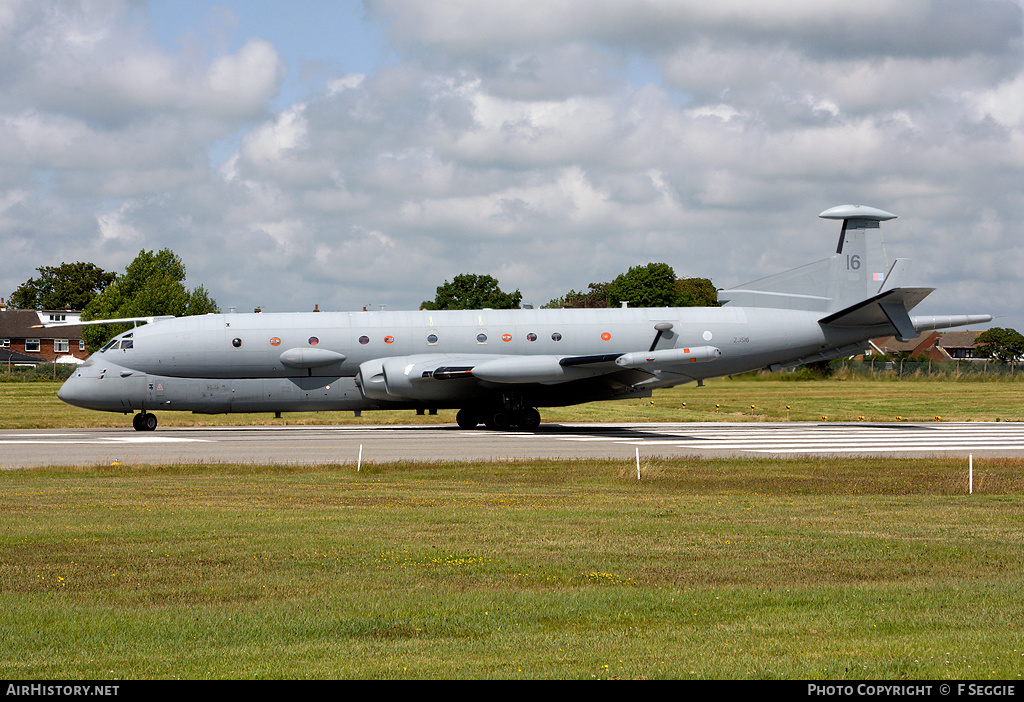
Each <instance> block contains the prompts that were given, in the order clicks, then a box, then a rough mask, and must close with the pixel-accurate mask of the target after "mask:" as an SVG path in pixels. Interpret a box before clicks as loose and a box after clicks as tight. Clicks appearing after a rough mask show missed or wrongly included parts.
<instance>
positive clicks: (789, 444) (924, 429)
mask: <svg viewBox="0 0 1024 702" xmlns="http://www.w3.org/2000/svg"><path fill="white" fill-rule="evenodd" d="M631 432H632V433H635V434H639V435H641V436H633V437H628V436H623V435H622V432H615V433H612V434H610V435H608V436H594V435H592V434H591V435H586V436H563V437H561V440H563V441H572V442H612V443H618V444H627V445H630V446H639V447H645V446H646V447H651V448H653V447H658V446H663V447H671V448H675V449H688V448H690V449H693V450H695V451H748V452H751V453H763V454H786V453H792V454H830V453H886V452H914V453H922V452H930V453H935V452H949V451H960V452H967V451H979V452H980V451H1022V450H1024V425H1022V426H1018V425H1014V424H1007V425H1004V426H994V425H992V424H987V425H977V424H969V423H968V424H891V425H878V424H871V425H857V424H852V425H851V424H838V423H837V424H812V425H802V424H797V425H792V424H788V425H787V424H771V425H768V426H766V425H764V424H727V425H706V424H701V425H688V426H685V427H679V426H662V427H656V428H655V427H648V426H644V425H635V426H633V427H631ZM645 433H649V434H650V438H647V437H645V436H642V435H643V434H645ZM670 435H678V436H677V438H670Z"/></svg>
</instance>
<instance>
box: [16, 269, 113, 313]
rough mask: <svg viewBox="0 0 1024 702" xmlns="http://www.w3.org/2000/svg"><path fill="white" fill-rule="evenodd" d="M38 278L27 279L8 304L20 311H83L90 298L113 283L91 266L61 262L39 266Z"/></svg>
mask: <svg viewBox="0 0 1024 702" xmlns="http://www.w3.org/2000/svg"><path fill="white" fill-rule="evenodd" d="M36 270H37V271H39V277H38V278H29V279H28V280H26V281H25V282H24V283H22V284H21V285H19V286H18V289H17V290H15V291H14V292H13V293H11V297H10V303H11V305H12V306H13V307H17V308H20V309H23V310H63V309H72V310H84V309H85V307H86V306H87V305H88V304H89V303H90V302H92V300H93V298H95V297H96V295H98V294H99V293H101V292H102V291H103V290H104V289H105V288H106V287H107V286H108V285H110V284H111V283H112V282H114V279H115V278H116V277H117V274H116V273H109V272H107V271H105V270H103V269H102V268H100V267H99V266H97V265H96V264H94V263H84V262H81V261H79V262H77V263H61V264H60V265H59V266H40V267H39V268H36Z"/></svg>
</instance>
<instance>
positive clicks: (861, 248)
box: [818, 205, 907, 312]
mask: <svg viewBox="0 0 1024 702" xmlns="http://www.w3.org/2000/svg"><path fill="white" fill-rule="evenodd" d="M818 216H819V217H821V218H822V219H841V220H842V221H843V228H842V230H841V231H840V233H839V245H838V246H837V247H836V257H834V262H835V263H836V264H838V265H837V266H836V267H837V268H838V270H837V271H835V275H833V276H832V277H831V280H830V282H831V285H832V289H831V290H830V291H829V295H828V296H829V297H830V298H831V300H832V303H831V305H830V306H829V308H828V309H827V310H826V311H828V312H834V311H836V310H841V309H843V308H845V307H849V306H850V305H853V304H855V303H857V302H860V301H861V300H864V299H867V298H869V297H872V296H873V295H877V294H878V292H879V291H881V290H882V288H883V286H884V287H886V288H892V287H895V285H896V281H895V280H890V279H889V278H890V275H891V274H896V275H895V276H893V277H899V276H900V274H902V273H903V272H904V271H905V269H906V263H907V261H906V260H905V259H902V260H901V263H900V265H897V264H895V263H894V264H893V266H892V267H891V268H890V267H889V264H888V262H887V261H886V260H885V249H884V248H883V246H882V234H881V232H880V231H879V223H880V222H885V221H887V220H890V219H895V218H896V215H894V214H890V213H889V212H886V211H884V210H877V209H875V208H873V207H861V206H860V205H841V206H839V207H833V208H832V209H829V210H825V211H824V212H822V213H821V214H820V215H818Z"/></svg>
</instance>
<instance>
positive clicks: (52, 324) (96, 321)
mask: <svg viewBox="0 0 1024 702" xmlns="http://www.w3.org/2000/svg"><path fill="white" fill-rule="evenodd" d="M162 319H174V315H159V316H154V317H121V318H119V319H90V320H88V321H77V322H67V321H62V322H47V323H46V324H34V325H33V326H32V328H33V329H40V328H47V329H49V328H50V327H85V326H89V325H93V324H126V323H128V322H133V323H135V324H140V323H143V324H152V323H153V322H159V321H160V320H162Z"/></svg>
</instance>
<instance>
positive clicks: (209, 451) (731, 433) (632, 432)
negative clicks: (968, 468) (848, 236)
mask: <svg viewBox="0 0 1024 702" xmlns="http://www.w3.org/2000/svg"><path fill="white" fill-rule="evenodd" d="M637 449H639V451H640V455H641V456H642V457H677V458H684V457H709V456H775V457H794V456H807V455H819V456H837V457H838V456H889V457H908V456H928V455H947V456H948V455H962V456H967V455H969V454H970V455H973V456H979V457H992V456H1004V457H1020V456H1024V424H1013V423H981V422H978V423H973V422H972V423H934V424H933V423H925V424H912V423H891V424H888V423H882V424H876V423H855V424H842V423H812V422H777V423H763V422H757V423H737V424H729V423H683V424H545V425H542V426H541V428H540V429H539V430H538V431H536V432H492V431H487V430H484V429H477V430H472V431H467V430H463V429H460V428H458V427H457V426H455V425H435V426H333V427H316V426H312V427H308V426H304V427H269V426H268V427H204V428H195V429H178V428H161V429H157V430H156V431H155V432H136V431H134V430H132V429H130V428H125V429H76V430H23V431H5V432H0V468H3V469H13V468H30V467H35V466H44V465H110V464H112V463H122V464H164V463H242V464H246V463H249V464H272V463H273V464H278V463H279V464H290V465H312V464H331V463H353V464H354V463H356V462H357V461H358V460H360V454H361V456H362V458H361V460H362V461H363V462H366V463H369V462H387V461H435V462H436V461H485V460H511V459H515V460H529V459H535V458H560V459H568V458H631V457H633V456H635V452H636V450H637Z"/></svg>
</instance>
